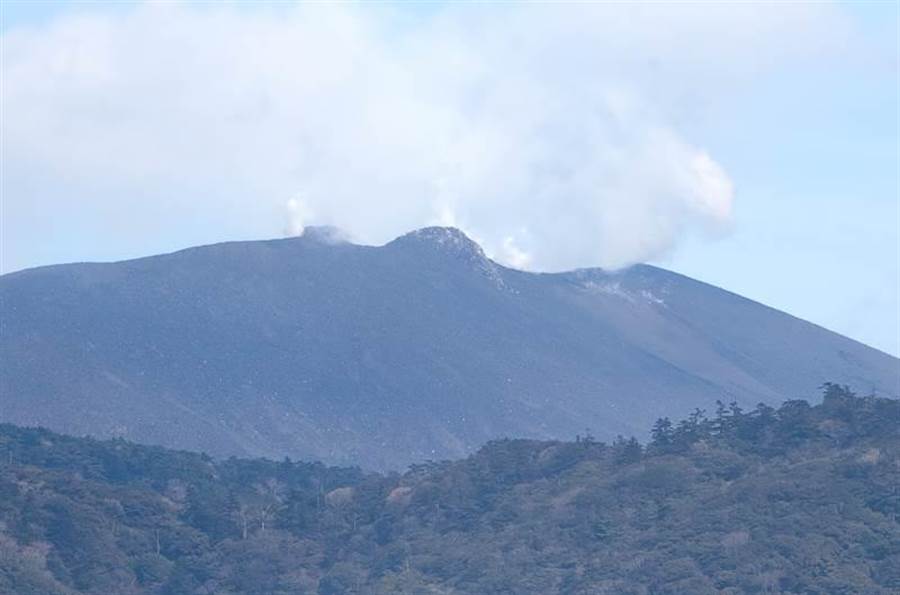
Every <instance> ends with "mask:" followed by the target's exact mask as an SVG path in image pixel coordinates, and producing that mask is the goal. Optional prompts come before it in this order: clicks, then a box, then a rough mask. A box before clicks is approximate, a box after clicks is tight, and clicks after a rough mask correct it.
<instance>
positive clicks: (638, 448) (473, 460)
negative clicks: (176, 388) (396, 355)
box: [0, 385, 900, 595]
mask: <svg viewBox="0 0 900 595" xmlns="http://www.w3.org/2000/svg"><path fill="white" fill-rule="evenodd" d="M898 429H900V403H898V402H897V401H894V400H887V399H879V398H874V397H867V398H859V397H856V396H854V395H853V394H852V393H851V392H849V390H848V389H846V388H845V387H841V386H836V385H827V386H826V387H825V395H824V399H823V402H822V404H821V405H816V406H810V405H809V404H807V403H806V402H804V401H789V402H787V403H785V404H784V405H783V406H782V407H780V408H779V409H773V408H770V407H767V406H760V407H758V408H756V409H754V410H752V411H742V410H741V409H740V408H739V407H738V406H736V405H731V406H729V405H724V404H723V405H722V406H721V407H719V409H718V411H713V412H709V414H705V413H704V412H701V411H695V412H694V413H692V414H690V415H689V416H688V417H687V418H686V419H684V420H682V421H679V422H677V423H672V422H670V421H668V420H665V419H663V420H660V421H659V422H657V424H656V426H655V427H654V429H653V440H652V442H651V443H650V444H647V445H641V444H639V443H638V442H637V441H636V440H634V439H618V440H616V441H614V442H613V443H611V444H604V443H602V442H598V441H596V440H594V439H593V438H592V437H591V436H589V435H588V436H578V437H577V439H575V440H574V441H572V442H558V441H554V442H545V441H531V440H500V441H495V442H491V443H489V444H487V445H486V446H485V447H484V448H482V449H481V450H480V451H479V452H478V453H476V454H474V455H473V456H470V457H469V458H466V459H464V460H459V461H452V462H441V463H429V464H427V465H420V466H415V467H413V468H411V469H410V470H409V471H408V472H406V473H405V474H403V475H397V474H393V475H377V474H366V473H362V472H360V471H358V470H354V469H339V468H329V467H325V466H323V465H321V464H310V463H297V462H292V461H289V460H284V461H282V462H272V461H266V460H237V459H230V460H227V461H215V460H213V459H210V458H209V457H206V456H204V455H200V454H192V453H187V452H177V451H170V450H165V449H161V448H153V447H146V446H137V445H134V444H131V443H127V442H124V441H118V440H113V441H103V442H101V441H95V440H91V439H83V438H71V437H66V436H61V435H58V434H54V433H51V432H48V431H45V430H39V429H24V428H19V427H15V426H9V425H6V426H0V592H2V593H16V594H19V595H26V594H42V595H43V594H63V593H98V594H99V593H102V594H110V593H116V594H129V593H154V594H156V593H160V594H161V593H167V594H178V595H183V594H191V593H216V594H227V593H259V594H263V593H273V594H274V593H284V594H287V593H472V594H493V593H541V594H543V593H557V592H558V593H626V594H627V593H633V594H640V593H672V594H676V593H776V592H780V593H872V594H877V593H896V592H898V590H900V525H898V519H897V515H898V513H900V493H898V490H900V485H898V484H900V481H898V479H900V439H898Z"/></svg>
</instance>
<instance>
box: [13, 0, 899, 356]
mask: <svg viewBox="0 0 900 595" xmlns="http://www.w3.org/2000/svg"><path fill="white" fill-rule="evenodd" d="M0 6H2V11H3V14H2V16H3V22H2V43H3V56H2V91H0V97H2V125H3V130H2V137H0V142H2V166H3V175H2V180H0V182H2V221H0V232H2V238H0V249H2V252H0V270H2V272H9V271H14V270H17V269H21V268H25V267H31V266H37V265H42V264H50V263H57V262H70V261H81V260H115V259H122V258H128V257H134V256H140V255H146V254H152V253H158V252H163V251H171V250H175V249H178V248H182V247H186V246H190V245H196V244H201V243H210V242H216V241H222V240H233V239H256V238H268V237H277V236H280V235H284V234H290V233H297V232H299V231H301V230H302V228H303V226H304V225H307V224H316V223H327V224H333V225H337V226H339V227H341V228H343V229H345V230H346V231H347V232H348V233H349V234H350V235H351V236H352V237H354V238H355V239H357V240H358V241H361V242H367V243H381V242H385V241H388V240H390V239H391V238H392V237H394V236H395V235H398V234H400V233H403V232H405V231H408V230H409V229H412V228H415V227H421V226H424V225H431V224H452V225H457V226H459V227H461V228H462V229H464V230H465V231H467V232H468V233H469V234H470V235H472V236H473V237H474V238H475V239H477V240H478V241H479V242H481V243H482V245H483V246H484V247H485V249H486V250H487V251H488V253H489V254H491V255H492V256H493V257H495V258H496V259H498V260H500V261H502V262H505V263H507V264H510V265H512V266H517V267H520V268H526V269H534V270H561V269H566V268H573V267H580V266H597V265H602V266H607V267H618V266H623V265H627V264H629V263H633V262H653V263H657V264H660V265H662V266H665V267H667V268H671V269H673V270H676V271H679V272H683V273H685V274H688V275H690V276H693V277H695V278H698V279H701V280H705V281H708V282H711V283H713V284H716V285H719V286H721V287H724V288H726V289H730V290H732V291H735V292H737V293H740V294H743V295H745V296H747V297H750V298H753V299H756V300H759V301H761V302H763V303H766V304H769V305H771V306H774V307H777V308H780V309H783V310H786V311H788V312H790V313H792V314H795V315H797V316H800V317H802V318H805V319H807V320H810V321H813V322H816V323H819V324H821V325H823V326H825V327H827V328H830V329H833V330H835V331H838V332H841V333H843V334H846V335H848V336H851V337H853V338H856V339H859V340H861V341H863V342H865V343H868V344H870V345H873V346H875V347H878V348H880V349H883V350H885V351H888V352H890V353H893V354H898V353H900V336H898V335H900V312H898V310H900V287H898V285H900V263H898V261H900V245H898V229H900V206H898V190H900V188H898V50H897V48H898V29H897V4H896V3H890V2H877V3H876V2H872V3H853V4H849V3H848V4H832V3H784V2H782V3H760V4H748V3H730V4H725V3H693V4H683V5H677V6H676V5H673V4H671V3H655V4H628V5H626V4H584V3H581V4H574V3H573V4H556V5H548V4H545V5H539V4H528V5H524V4H523V5H509V4H491V5H479V6H474V5H470V6H458V5H441V4H421V5H391V4H377V5H373V4H370V5H351V4H343V5H325V4H314V5H302V6H298V5H293V4H286V3H260V2H257V3H253V4H249V3H235V4H229V5H222V4H200V3H189V2H181V3H172V2H168V3H139V4H129V3H122V2H120V3H77V2H69V3H55V2H27V3H26V2H21V3H20V2H16V1H15V0H12V1H10V0H5V1H4V2H3V3H2V5H0Z"/></svg>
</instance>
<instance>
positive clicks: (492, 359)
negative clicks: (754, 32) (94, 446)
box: [0, 228, 900, 469]
mask: <svg viewBox="0 0 900 595" xmlns="http://www.w3.org/2000/svg"><path fill="white" fill-rule="evenodd" d="M0 316H2V318H0V358H2V364H0V421H4V422H11V423H16V424H20V425H41V426H45V427H48V428H50V429H53V430H56V431H60V432H66V433H69V434H75V435H82V434H90V435H94V436H98V437H112V436H122V437H125V438H128V439H130V440H135V441H138V442H144V443H152V444H161V445H165V446H169V447H175V448H186V449H191V450H201V451H206V452H208V453H210V454H213V455H219V456H223V455H232V454H233V455H243V456H268V457H278V458H280V457H282V456H290V457H293V458H303V459H320V460H324V461H326V462H329V463H336V464H359V465H362V466H363V467H368V468H381V469H384V468H400V467H402V466H404V465H406V464H408V463H410V462H415V461H422V460H425V459H440V458H447V457H458V456H463V455H465V454H468V453H470V452H471V451H472V450H473V449H475V448H477V447H478V446H480V445H481V444H483V443H484V442H485V441H487V440H490V439H494V438H498V437H504V436H510V437H525V438H538V439H553V438H573V437H574V436H575V435H576V434H579V433H581V434H583V433H584V432H585V429H586V428H589V429H590V431H591V432H592V433H593V434H594V435H595V436H597V437H598V438H605V439H608V438H611V437H612V435H613V434H617V433H628V432H634V433H636V434H637V435H643V433H644V432H645V431H646V428H647V427H649V426H650V424H651V423H652V422H653V420H654V419H656V418H657V417H661V416H667V415H668V416H674V415H677V414H679V413H680V412H683V411H685V410H690V409H691V408H694V407H701V408H705V409H707V410H710V409H712V407H713V404H714V402H715V400H716V399H721V400H723V401H737V402H738V403H739V404H741V405H744V406H752V405H755V404H756V403H758V402H765V403H769V404H777V403H780V402H781V401H783V400H785V399H787V398H793V397H797V396H806V395H809V394H813V393H815V392H816V389H817V387H818V386H819V385H820V384H821V383H822V382H823V381H825V380H830V381H834V382H839V383H846V384H849V385H852V386H854V387H856V388H857V389H858V390H859V391H860V392H863V393H865V392H868V391H871V392H874V393H876V394H878V395H882V396H896V395H897V393H898V380H900V368H898V366H900V362H898V360H897V359H895V358H893V357H891V356H889V355H887V354H885V353H882V352H880V351H878V350H875V349H872V348H869V347H866V346H865V345H862V344H860V343H858V342H855V341H853V340H851V339H848V338H846V337H843V336H840V335H838V334H835V333H832V332H830V331H828V330H826V329H823V328H821V327H818V326H816V325H813V324H810V323H808V322H804V321H802V320H800V319H797V318H795V317H792V316H790V315H788V314H785V313H783V312H779V311H777V310H773V309H771V308H768V307H766V306H763V305H761V304H758V303H755V302H753V301H750V300H747V299H744V298H742V297H740V296H737V295H735V294H732V293H729V292H727V291H723V290H721V289H718V288H715V287H712V286H710V285H707V284H704V283H700V282H698V281H694V280H692V279H689V278H686V277H683V276H681V275H678V274H675V273H672V272H669V271H665V270H663V269H659V268H655V267H651V266H636V267H632V268H630V269H627V270H624V271H620V272H604V271H602V270H599V269H590V270H580V271H574V272H568V273H558V274H535V273H526V272H521V271H516V270H511V269H507V268H504V267H502V266H500V265H497V264H496V263H494V262H492V261H491V260H489V259H488V258H486V257H485V255H484V254H483V252H482V251H481V249H480V248H479V247H478V246H477V245H476V244H475V243H474V242H472V241H471V240H470V239H469V238H467V237H466V236H465V235H464V234H463V233H462V232H460V231H458V230H456V229H452V228H426V229H422V230H419V231H415V232H412V233H410V234H407V235H405V236H402V237H400V238H398V239H396V240H394V241H393V242H390V243H388V244H386V245H384V246H378V247H373V246H359V245H354V244H351V243H347V242H342V241H336V240H335V239H334V236H333V235H332V234H330V233H329V232H328V231H327V230H322V229H311V230H309V231H308V232H307V233H306V234H305V235H304V236H302V237H298V238H292V239H283V240H272V241H255V242H233V243H225V244H217V245H212V246H203V247H198V248H191V249H188V250H183V251H180V252H176V253H173V254H166V255H161V256H153V257H148V258H141V259H137V260H131V261H125V262H118V263H108V264H67V265H58V266H50V267H42V268H37V269H31V270H26V271H21V272H17V273H11V274H8V275H4V276H2V277H0Z"/></svg>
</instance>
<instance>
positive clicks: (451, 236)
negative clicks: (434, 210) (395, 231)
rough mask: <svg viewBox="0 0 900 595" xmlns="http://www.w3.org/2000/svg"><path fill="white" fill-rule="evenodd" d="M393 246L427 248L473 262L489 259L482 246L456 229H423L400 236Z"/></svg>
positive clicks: (435, 227)
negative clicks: (419, 246)
mask: <svg viewBox="0 0 900 595" xmlns="http://www.w3.org/2000/svg"><path fill="white" fill-rule="evenodd" d="M391 244H397V245H421V246H427V247H431V248H434V249H437V250H440V251H443V252H446V253H449V254H453V255H454V256H458V257H465V258H469V259H473V260H475V259H477V260H483V259H486V258H487V257H486V256H485V255H484V250H482V249H481V246H479V245H478V244H477V243H476V242H475V241H474V240H472V239H471V238H470V237H469V236H467V235H466V234H465V233H464V232H463V231H462V230H460V229H457V228H455V227H440V226H434V227H423V228H422V229H417V230H415V231H411V232H409V233H407V234H405V235H402V236H400V237H399V238H397V239H396V240H394V241H393V242H391Z"/></svg>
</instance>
